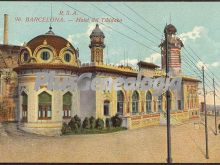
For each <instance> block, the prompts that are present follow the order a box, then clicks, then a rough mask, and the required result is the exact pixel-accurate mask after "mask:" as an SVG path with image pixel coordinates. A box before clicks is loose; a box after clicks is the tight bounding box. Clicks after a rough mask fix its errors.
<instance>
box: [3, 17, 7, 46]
mask: <svg viewBox="0 0 220 165" xmlns="http://www.w3.org/2000/svg"><path fill="white" fill-rule="evenodd" d="M3 44H4V45H8V14H4V43H3Z"/></svg>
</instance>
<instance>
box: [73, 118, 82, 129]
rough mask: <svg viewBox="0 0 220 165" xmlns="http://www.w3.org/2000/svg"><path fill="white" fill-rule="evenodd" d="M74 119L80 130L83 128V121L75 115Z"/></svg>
mask: <svg viewBox="0 0 220 165" xmlns="http://www.w3.org/2000/svg"><path fill="white" fill-rule="evenodd" d="M73 118H74V119H75V121H76V124H77V126H78V128H80V127H81V119H80V118H79V117H78V116H77V115H75V116H74V117H73Z"/></svg>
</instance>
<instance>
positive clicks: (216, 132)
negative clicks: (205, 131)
mask: <svg viewBox="0 0 220 165" xmlns="http://www.w3.org/2000/svg"><path fill="white" fill-rule="evenodd" d="M213 88H214V91H213V92H214V93H213V94H214V110H215V135H217V134H218V131H217V111H216V105H215V78H214V77H213Z"/></svg>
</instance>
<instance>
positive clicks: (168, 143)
mask: <svg viewBox="0 0 220 165" xmlns="http://www.w3.org/2000/svg"><path fill="white" fill-rule="evenodd" d="M166 26H167V25H166ZM167 35H168V34H167V27H166V30H165V42H166V78H168V77H169V75H168V73H169V66H168V64H169V61H168V59H169V58H168V55H169V52H168V49H169V46H168V36H167ZM169 100H170V94H169V91H168V90H167V91H166V102H167V106H166V110H167V163H172V156H171V131H170V105H169V102H170V101H169Z"/></svg>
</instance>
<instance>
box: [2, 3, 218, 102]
mask: <svg viewBox="0 0 220 165" xmlns="http://www.w3.org/2000/svg"><path fill="white" fill-rule="evenodd" d="M94 5H95V6H94ZM126 5H127V6H129V7H130V8H131V9H133V10H134V11H136V12H137V13H138V14H139V16H138V15H136V14H135V13H134V12H132V10H131V9H129V8H128V7H127V6H126ZM0 6H1V8H0V43H2V42H3V22H4V21H3V18H4V14H8V15H9V44H15V45H22V44H23V43H24V42H28V41H29V40H31V39H32V38H33V37H35V36H37V35H40V34H44V33H46V32H47V31H48V28H49V26H50V22H30V21H26V20H27V19H29V20H30V19H31V18H33V17H37V18H42V17H48V18H50V17H51V13H52V17H53V18H58V19H61V18H63V22H52V27H53V32H54V33H55V34H56V35H59V36H62V37H64V38H66V39H67V40H68V41H70V42H71V43H72V44H73V46H74V47H75V48H77V47H78V48H79V52H80V54H79V56H80V60H81V61H82V63H85V62H89V61H90V49H89V47H88V46H89V42H90V39H89V35H90V33H91V31H92V30H93V28H94V27H95V24H96V23H95V22H91V18H98V19H99V20H102V18H112V17H113V18H115V19H118V20H121V22H101V23H100V22H99V25H100V28H101V29H102V31H103V32H104V34H105V45H106V48H105V55H104V61H105V63H111V64H121V63H122V64H123V63H128V64H129V65H131V66H134V67H135V66H136V65H135V64H136V63H137V61H138V60H143V61H148V62H153V63H156V64H158V65H160V63H161V62H160V48H159V47H158V46H159V44H160V43H161V40H162V39H163V30H164V27H165V25H166V23H167V24H169V23H172V24H173V25H175V27H176V28H177V36H179V37H180V38H181V39H182V41H183V43H184V47H185V48H186V50H188V51H189V53H190V55H191V56H193V57H190V56H189V55H188V54H187V52H186V51H185V50H183V51H182V63H183V64H182V68H183V71H184V72H185V73H186V74H190V75H193V74H195V75H198V74H200V72H199V71H198V69H196V66H197V67H199V68H200V67H201V64H202V62H201V60H202V61H203V62H204V63H205V64H206V67H205V70H206V72H207V74H210V75H211V73H210V71H212V72H213V73H214V74H215V75H216V77H218V78H216V80H217V83H218V84H219V87H220V74H219V70H220V21H219V16H220V10H219V8H220V3H219V2H91V3H90V2H0ZM51 6H52V10H51ZM111 6H113V8H112V7H111ZM73 8H75V9H76V10H75V9H73ZM114 8H116V9H117V10H118V11H116V10H115V9H114ZM77 10H78V11H77ZM101 10H102V11H101ZM51 11H52V12H51ZM79 11H80V12H79ZM103 11H104V12H103ZM119 11H120V12H119ZM62 12H63V13H64V14H63V15H62V14H60V13H62ZM81 12H83V13H85V15H84V14H82V13H81ZM121 13H122V14H121ZM18 17H20V18H21V21H17V20H18V19H17V20H16V18H18ZM77 18H78V20H79V18H81V19H87V18H89V22H77ZM102 23H103V24H102ZM152 25H153V26H152ZM109 27H110V28H109ZM132 29H133V30H132ZM116 31H117V32H116ZM121 33H123V35H122V34H121ZM125 36H126V37H125ZM134 40H135V41H134ZM190 48H191V49H192V50H193V51H194V53H193V52H192V51H191V49H190ZM152 49H153V50H152ZM195 54H196V55H195ZM197 56H199V58H200V59H201V60H200V59H199V58H197ZM188 59H191V60H192V61H193V62H194V63H195V67H194V65H193V64H191V63H190V61H189V60H188ZM209 81H211V79H210V80H209ZM209 81H207V84H208V85H209V86H210V87H211V82H209ZM219 87H217V88H218V90H219V93H217V94H218V95H219V98H220V88H219ZM207 90H208V91H209V92H210V91H211V89H209V88H207ZM219 98H217V102H218V104H220V99H219ZM211 102H212V100H210V103H211Z"/></svg>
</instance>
